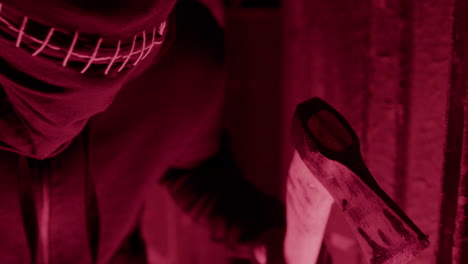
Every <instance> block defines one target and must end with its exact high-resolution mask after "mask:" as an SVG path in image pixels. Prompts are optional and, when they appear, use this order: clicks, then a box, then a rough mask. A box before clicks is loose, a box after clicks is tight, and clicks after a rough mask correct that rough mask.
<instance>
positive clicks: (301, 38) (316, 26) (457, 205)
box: [155, 0, 468, 264]
mask: <svg viewBox="0 0 468 264" xmlns="http://www.w3.org/2000/svg"><path fill="white" fill-rule="evenodd" d="M201 2H204V3H205V4H206V5H207V6H208V7H209V8H210V9H211V10H212V12H213V14H214V16H215V17H216V18H217V19H218V20H219V21H220V23H221V24H222V25H223V27H224V28H225V32H226V47H227V67H228V80H227V86H228V89H229V90H228V91H229V97H228V98H229V104H228V107H227V113H228V116H229V120H228V126H229V128H230V130H231V131H232V136H233V146H234V147H235V149H234V151H235V154H236V157H237V159H238V161H239V164H240V165H241V167H242V169H243V170H244V172H245V173H246V176H247V177H248V178H249V179H250V180H251V181H252V182H254V183H255V184H257V185H258V187H259V188H261V189H262V190H263V191H265V192H267V193H270V194H273V195H276V196H278V197H282V193H283V189H284V184H283V183H284V180H285V178H286V175H287V170H288V166H289V162H290V160H291V157H292V151H293V150H292V146H291V143H290V140H289V129H290V119H291V116H292V113H293V110H294V108H295V106H296V104H297V103H299V102H301V101H303V100H305V99H308V98H310V97H313V96H319V97H321V98H323V99H325V100H326V101H327V102H329V103H330V104H331V105H333V106H334V107H335V108H336V109H337V110H338V111H340V112H341V113H342V114H343V115H344V116H345V117H346V118H347V119H348V120H349V122H350V123H351V124H352V126H353V127H354V129H355V130H356V132H357V133H358V135H359V137H360V139H361V146H362V152H363V155H364V158H365V160H366V163H367V165H368V167H369V168H370V170H371V172H372V173H373V174H374V176H375V177H376V178H377V181H378V182H379V183H380V184H381V186H382V187H383V189H384V190H385V191H386V192H387V193H388V194H389V195H390V196H391V197H392V198H394V200H395V201H396V202H397V203H398V204H399V205H400V206H401V207H402V208H403V209H404V210H405V211H406V212H407V214H408V215H409V216H410V218H412V219H413V221H414V222H415V223H416V224H417V225H418V226H419V227H420V228H421V229H422V230H423V231H424V232H426V233H427V234H429V237H430V241H431V247H430V248H429V249H427V250H426V251H424V252H423V253H422V254H421V255H420V256H419V257H418V258H417V259H416V260H414V261H413V262H412V263H414V264H431V263H437V264H448V263H465V264H466V263H468V257H467V256H466V254H468V246H467V243H468V236H467V235H468V234H467V233H468V232H467V230H468V229H467V228H466V227H465V225H466V224H467V221H468V220H467V212H468V203H467V201H468V198H467V197H468V188H466V187H467V186H468V156H467V154H468V144H467V143H468V132H467V130H468V128H467V124H468V103H467V96H466V94H467V88H466V77H467V66H465V65H466V64H465V62H466V58H465V56H467V55H465V52H464V50H465V49H466V48H468V38H467V37H466V36H465V35H467V34H468V26H467V27H464V26H465V25H466V22H464V21H463V20H464V19H463V18H464V16H463V14H468V12H467V13H463V11H464V10H465V11H468V8H466V7H465V5H468V3H462V2H463V1H459V2H457V1H448V0H431V1H427V0H334V1H328V0H287V1H279V0H276V1H273V0H270V1H268V0H230V1H224V2H223V1H220V0H201ZM465 2H466V1H465ZM458 9H459V11H457V10H458ZM454 12H455V14H456V13H457V12H458V13H459V14H461V15H460V16H459V17H458V18H457V16H454V15H453V14H454ZM452 33H453V36H454V38H452ZM465 45H466V46H465ZM467 53H468V52H467ZM166 201H167V203H166V204H165V205H161V206H164V208H166V210H167V211H168V212H169V213H168V217H167V218H166V219H162V220H161V221H165V224H166V225H162V226H169V227H170V228H168V229H166V230H165V231H164V232H166V233H167V236H166V240H165V241H162V242H161V248H160V249H159V250H158V253H157V254H156V253H155V254H156V255H157V256H155V258H159V259H160V260H161V263H174V264H176V263H183V264H198V263H200V264H201V263H203V264H211V263H216V264H222V263H242V262H240V260H239V261H238V262H235V261H234V260H233V259H234V257H233V256H229V253H228V252H227V251H225V250H224V249H223V248H222V247H220V246H218V245H214V244H211V243H209V242H208V241H207V240H208V239H207V238H206V236H205V235H204V234H205V233H204V232H205V231H204V230H202V229H201V228H200V227H198V226H196V225H193V224H192V223H191V222H190V220H189V219H188V218H187V217H185V216H183V215H182V214H181V213H180V212H179V211H178V210H177V209H176V208H175V207H174V206H173V204H172V203H171V201H170V200H169V198H168V199H167V200H166ZM325 243H326V244H327V246H328V249H329V250H330V251H331V254H332V256H333V261H334V263H338V264H342V263H343V264H361V263H363V260H362V256H361V253H360V250H359V247H358V245H357V244H356V241H355V240H354V238H353V235H352V234H351V231H350V229H349V226H348V224H347V222H346V220H344V218H343V216H342V215H341V213H340V212H339V211H338V210H336V208H334V209H333V210H332V214H331V216H330V219H329V222H328V227H327V231H326V234H325Z"/></svg>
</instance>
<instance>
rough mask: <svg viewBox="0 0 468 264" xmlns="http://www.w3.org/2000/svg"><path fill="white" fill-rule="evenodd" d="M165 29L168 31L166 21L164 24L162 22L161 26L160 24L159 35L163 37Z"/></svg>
mask: <svg viewBox="0 0 468 264" xmlns="http://www.w3.org/2000/svg"><path fill="white" fill-rule="evenodd" d="M165 29H166V21H163V22H161V24H159V28H158V34H159V35H161V36H163V35H164V30H165Z"/></svg>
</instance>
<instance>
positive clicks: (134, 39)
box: [117, 35, 137, 72]
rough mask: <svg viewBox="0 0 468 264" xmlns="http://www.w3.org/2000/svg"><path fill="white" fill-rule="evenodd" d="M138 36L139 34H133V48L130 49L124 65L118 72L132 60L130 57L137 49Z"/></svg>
mask: <svg viewBox="0 0 468 264" xmlns="http://www.w3.org/2000/svg"><path fill="white" fill-rule="evenodd" d="M136 38H137V35H135V36H133V43H132V48H131V49H130V52H129V54H128V56H127V58H126V59H125V61H124V62H123V63H122V66H120V68H119V69H118V70H117V72H121V71H122V70H123V68H124V67H125V65H127V63H128V61H129V60H130V57H131V56H132V55H133V50H134V49H135V43H136Z"/></svg>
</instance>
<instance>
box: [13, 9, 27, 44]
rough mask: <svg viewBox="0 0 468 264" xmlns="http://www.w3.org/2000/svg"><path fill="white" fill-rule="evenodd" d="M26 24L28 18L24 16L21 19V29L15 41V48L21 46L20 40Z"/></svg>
mask: <svg viewBox="0 0 468 264" xmlns="http://www.w3.org/2000/svg"><path fill="white" fill-rule="evenodd" d="M27 23H28V17H27V16H25V17H24V18H23V23H21V28H20V30H19V32H18V38H17V39H16V47H17V48H18V47H19V46H20V44H21V39H22V38H23V35H24V30H25V29H26V24H27Z"/></svg>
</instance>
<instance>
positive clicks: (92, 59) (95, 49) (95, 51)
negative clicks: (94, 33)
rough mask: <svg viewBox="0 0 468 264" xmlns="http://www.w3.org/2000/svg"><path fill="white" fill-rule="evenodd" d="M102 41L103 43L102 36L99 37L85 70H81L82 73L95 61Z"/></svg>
mask: <svg viewBox="0 0 468 264" xmlns="http://www.w3.org/2000/svg"><path fill="white" fill-rule="evenodd" d="M101 43H102V38H99V40H98V41H97V43H96V47H95V48H94V51H93V55H91V58H89V61H88V64H86V66H85V67H84V68H83V70H81V72H80V73H81V74H83V73H85V72H86V71H87V70H88V69H89V67H90V66H91V64H92V63H93V61H94V59H95V58H96V55H97V53H98V51H99V47H100V46H101Z"/></svg>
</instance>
